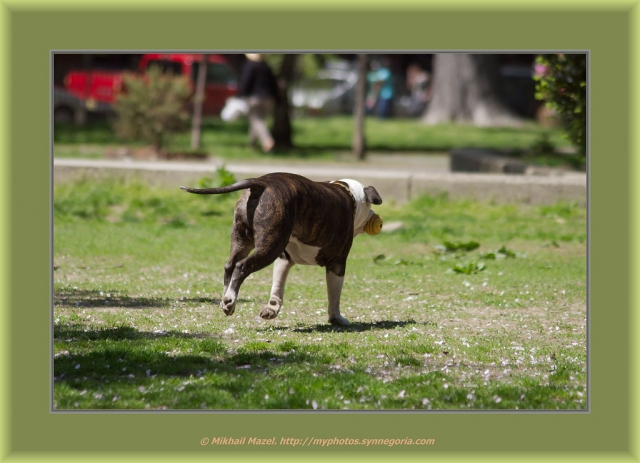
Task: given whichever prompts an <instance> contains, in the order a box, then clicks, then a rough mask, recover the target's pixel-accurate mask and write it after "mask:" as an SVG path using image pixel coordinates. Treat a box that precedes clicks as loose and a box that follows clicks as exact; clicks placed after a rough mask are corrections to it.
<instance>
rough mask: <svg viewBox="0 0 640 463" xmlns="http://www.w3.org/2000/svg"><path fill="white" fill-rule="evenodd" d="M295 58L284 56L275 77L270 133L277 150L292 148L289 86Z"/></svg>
mask: <svg viewBox="0 0 640 463" xmlns="http://www.w3.org/2000/svg"><path fill="white" fill-rule="evenodd" d="M297 58H298V55H297V54H286V55H284V56H283V59H282V63H281V64H280V70H279V72H278V74H277V75H276V82H277V84H278V96H277V98H276V107H275V111H274V118H273V129H272V130H271V132H272V135H273V140H274V141H275V144H276V146H277V147H278V148H291V147H292V146H293V141H292V137H291V135H292V130H291V118H290V117H289V85H290V84H291V82H292V80H293V77H294V71H295V65H296V61H297Z"/></svg>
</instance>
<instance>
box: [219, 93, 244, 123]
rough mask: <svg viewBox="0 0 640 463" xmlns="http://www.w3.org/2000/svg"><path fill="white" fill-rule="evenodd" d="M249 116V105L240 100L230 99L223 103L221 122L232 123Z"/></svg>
mask: <svg viewBox="0 0 640 463" xmlns="http://www.w3.org/2000/svg"><path fill="white" fill-rule="evenodd" d="M247 114H249V104H248V103H247V101H246V100H244V99H242V98H236V97H231V98H227V101H225V104H224V108H222V112H221V113H220V117H221V118H222V120H223V121H226V122H232V121H235V120H237V119H239V118H241V117H244V116H246V115H247Z"/></svg>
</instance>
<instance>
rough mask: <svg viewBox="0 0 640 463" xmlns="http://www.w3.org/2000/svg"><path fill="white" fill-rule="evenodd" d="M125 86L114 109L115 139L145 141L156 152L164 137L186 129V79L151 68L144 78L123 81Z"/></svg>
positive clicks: (188, 93)
mask: <svg viewBox="0 0 640 463" xmlns="http://www.w3.org/2000/svg"><path fill="white" fill-rule="evenodd" d="M125 86H126V92H125V93H122V94H120V95H119V96H118V98H117V100H116V102H115V105H114V109H115V111H116V113H117V115H118V118H117V119H116V121H115V122H114V125H113V128H114V130H115V132H116V134H117V135H118V136H119V137H122V138H125V139H133V140H142V141H147V142H150V143H151V144H152V145H153V147H154V148H155V149H156V150H160V149H161V147H162V145H163V143H164V136H165V135H166V134H168V133H171V132H179V131H181V130H184V129H185V128H186V127H187V122H188V121H189V113H188V111H187V103H188V101H189V98H190V93H191V91H190V89H189V84H188V81H187V79H186V77H183V76H179V77H176V76H172V75H171V74H162V73H161V72H160V70H159V69H158V68H157V67H151V68H150V69H149V72H148V73H147V74H146V75H145V76H128V77H125Z"/></svg>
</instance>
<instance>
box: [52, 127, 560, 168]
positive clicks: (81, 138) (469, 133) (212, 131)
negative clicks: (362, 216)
mask: <svg viewBox="0 0 640 463" xmlns="http://www.w3.org/2000/svg"><path fill="white" fill-rule="evenodd" d="M292 124H293V129H294V143H295V145H296V148H295V149H292V150H289V151H281V152H276V153H274V154H272V155H270V156H271V158H275V159H312V160H319V161H323V160H334V159H336V157H341V156H344V155H345V153H348V152H350V151H351V140H352V136H353V120H352V118H351V117H349V116H335V117H327V118H294V119H293V121H292ZM365 131H366V137H367V144H368V148H369V150H371V151H373V152H383V153H388V154H393V153H401V152H405V153H406V152H409V153H411V152H442V151H448V150H450V149H452V148H461V147H473V148H493V149H501V150H505V149H506V150H529V149H531V148H532V147H533V146H535V145H536V144H537V143H539V141H540V140H541V139H544V140H546V141H547V142H548V143H550V144H551V145H552V146H555V147H558V148H566V147H568V146H570V145H569V143H568V142H567V140H565V139H564V138H563V136H562V132H561V131H560V130H558V129H545V128H543V127H541V126H539V125H536V124H534V123H527V124H525V125H523V126H522V127H519V128H481V127H470V126H459V125H454V124H451V125H440V126H434V127H430V126H425V125H422V124H421V123H420V121H418V120H408V119H392V120H380V119H375V118H368V119H367V122H366V126H365ZM54 142H55V155H56V156H57V157H88V156H89V157H91V156H93V157H100V156H103V155H104V152H105V150H107V149H110V148H113V146H117V145H120V144H122V143H123V141H122V140H119V139H117V138H116V137H115V135H114V134H113V133H112V131H111V129H110V127H109V125H108V124H107V123H102V124H96V125H91V126H88V127H83V128H77V127H73V126H58V127H56V128H55V131H54ZM189 146H190V134H189V133H185V134H177V135H173V136H172V137H170V140H169V142H168V146H167V147H166V149H167V150H168V151H182V152H189V151H190V148H189ZM202 151H205V152H207V153H209V154H211V155H214V156H218V157H222V158H225V159H248V160H254V159H262V158H263V155H261V154H260V153H259V152H257V151H255V150H253V149H251V148H249V147H247V124H246V122H243V121H240V122H234V123H225V122H223V121H221V120H219V119H208V120H207V121H206V122H205V124H204V126H203V133H202ZM565 157H566V156H565ZM565 157H560V158H559V157H557V156H556V157H553V156H548V155H547V156H538V157H534V158H533V159H531V160H532V161H533V162H535V161H536V159H538V158H539V163H543V164H545V165H549V164H551V165H557V164H558V163H559V162H565V161H564V160H563V159H565Z"/></svg>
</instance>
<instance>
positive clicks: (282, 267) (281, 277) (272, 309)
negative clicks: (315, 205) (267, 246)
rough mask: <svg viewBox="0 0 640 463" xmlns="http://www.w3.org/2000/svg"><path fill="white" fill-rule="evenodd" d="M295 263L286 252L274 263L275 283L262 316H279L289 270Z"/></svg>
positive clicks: (270, 317) (261, 312) (271, 317)
mask: <svg viewBox="0 0 640 463" xmlns="http://www.w3.org/2000/svg"><path fill="white" fill-rule="evenodd" d="M294 265H295V264H294V263H293V262H292V261H291V260H289V259H288V258H287V254H286V253H284V252H283V253H282V255H281V256H280V257H278V258H277V259H276V261H275V262H274V263H273V285H272V286H271V296H270V297H269V303H268V304H267V305H265V306H264V307H262V309H261V310H260V316H261V317H262V318H264V319H266V320H271V319H273V318H276V317H277V316H278V313H280V308H281V307H282V301H283V300H284V285H285V283H286V281H287V275H289V270H291V267H293V266H294Z"/></svg>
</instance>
